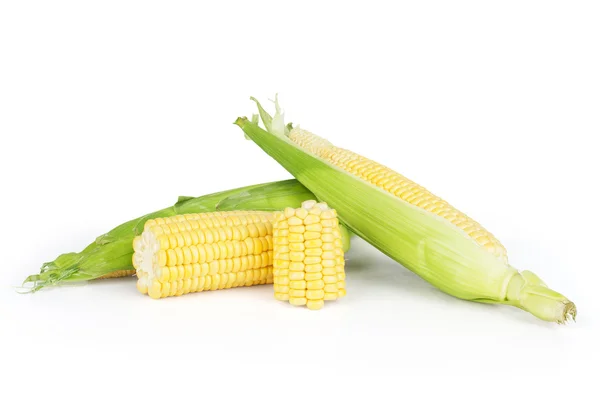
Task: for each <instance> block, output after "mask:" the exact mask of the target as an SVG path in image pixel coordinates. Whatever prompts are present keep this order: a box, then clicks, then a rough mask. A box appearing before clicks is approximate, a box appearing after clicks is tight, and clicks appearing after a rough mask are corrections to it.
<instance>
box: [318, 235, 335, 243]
mask: <svg viewBox="0 0 600 398" xmlns="http://www.w3.org/2000/svg"><path fill="white" fill-rule="evenodd" d="M321 240H322V241H323V243H331V242H333V241H334V240H335V237H334V236H333V234H323V235H321Z"/></svg>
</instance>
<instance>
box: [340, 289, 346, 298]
mask: <svg viewBox="0 0 600 398" xmlns="http://www.w3.org/2000/svg"><path fill="white" fill-rule="evenodd" d="M345 295H346V289H340V290H339V291H338V297H344V296H345Z"/></svg>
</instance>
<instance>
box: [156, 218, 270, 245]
mask: <svg viewBox="0 0 600 398" xmlns="http://www.w3.org/2000/svg"><path fill="white" fill-rule="evenodd" d="M150 232H151V234H152V235H153V236H154V239H155V240H156V241H158V243H159V244H160V247H161V248H162V249H167V248H174V247H184V246H190V245H198V244H203V243H214V242H219V241H242V240H245V239H247V238H268V239H269V240H271V239H272V235H273V227H272V224H271V223H256V224H249V225H238V226H225V227H218V228H206V229H192V230H185V231H180V232H177V231H175V232H173V231H164V229H163V227H162V226H156V227H152V228H151V229H150ZM145 233H147V232H145Z"/></svg>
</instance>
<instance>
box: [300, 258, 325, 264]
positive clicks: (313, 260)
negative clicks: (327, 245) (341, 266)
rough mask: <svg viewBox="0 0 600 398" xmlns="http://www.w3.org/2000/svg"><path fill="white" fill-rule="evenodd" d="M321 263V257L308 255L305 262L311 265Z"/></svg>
mask: <svg viewBox="0 0 600 398" xmlns="http://www.w3.org/2000/svg"><path fill="white" fill-rule="evenodd" d="M320 263H321V257H313V256H310V257H306V258H305V259H304V264H307V265H310V264H320Z"/></svg>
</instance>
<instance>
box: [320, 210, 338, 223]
mask: <svg viewBox="0 0 600 398" xmlns="http://www.w3.org/2000/svg"><path fill="white" fill-rule="evenodd" d="M333 218H335V211H334V210H325V211H323V212H322V213H321V219H322V220H327V221H329V220H330V219H333Z"/></svg>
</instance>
